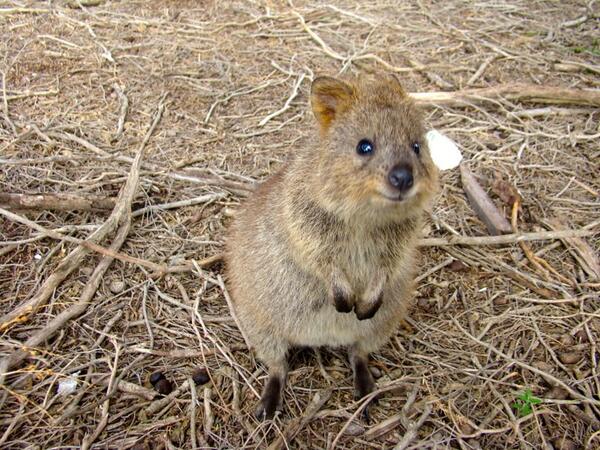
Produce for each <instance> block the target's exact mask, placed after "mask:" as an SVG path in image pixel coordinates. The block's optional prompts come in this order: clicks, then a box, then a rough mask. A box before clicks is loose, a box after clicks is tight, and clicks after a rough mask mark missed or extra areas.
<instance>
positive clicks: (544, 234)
mask: <svg viewBox="0 0 600 450" xmlns="http://www.w3.org/2000/svg"><path fill="white" fill-rule="evenodd" d="M597 233H598V231H593V230H590V229H585V228H583V229H579V230H559V231H538V232H534V233H512V234H505V235H502V236H450V237H448V238H425V239H421V240H420V241H419V245H420V246H422V247H447V246H452V245H474V246H475V245H504V244H515V243H518V242H520V241H548V240H554V239H564V238H567V237H585V236H593V235H595V234H597Z"/></svg>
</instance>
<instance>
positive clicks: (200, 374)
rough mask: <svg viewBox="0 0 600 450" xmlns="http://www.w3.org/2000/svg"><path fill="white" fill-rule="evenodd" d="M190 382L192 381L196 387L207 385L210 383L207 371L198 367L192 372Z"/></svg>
mask: <svg viewBox="0 0 600 450" xmlns="http://www.w3.org/2000/svg"><path fill="white" fill-rule="evenodd" d="M192 380H194V383H195V384H196V386H201V385H203V384H206V383H208V382H209V381H210V377H209V376H208V371H207V370H206V368H204V367H199V368H197V369H196V370H194V373H193V374H192Z"/></svg>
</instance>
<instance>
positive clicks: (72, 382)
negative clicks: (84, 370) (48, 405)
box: [57, 372, 79, 396]
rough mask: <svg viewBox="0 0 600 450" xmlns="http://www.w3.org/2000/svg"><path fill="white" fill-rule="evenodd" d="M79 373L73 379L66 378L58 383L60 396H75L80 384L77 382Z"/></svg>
mask: <svg viewBox="0 0 600 450" xmlns="http://www.w3.org/2000/svg"><path fill="white" fill-rule="evenodd" d="M78 375H79V372H75V373H74V374H73V375H72V376H71V377H69V378H65V379H64V380H62V381H60V382H59V383H58V391H57V394H58V395H62V396H67V395H71V394H73V393H74V392H75V391H76V390H77V386H78V385H79V382H78V381H77V376H78Z"/></svg>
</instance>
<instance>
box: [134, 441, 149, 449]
mask: <svg viewBox="0 0 600 450" xmlns="http://www.w3.org/2000/svg"><path fill="white" fill-rule="evenodd" d="M131 450H150V446H149V445H148V443H147V442H146V441H143V442H138V443H137V444H135V445H134V446H133V447H131Z"/></svg>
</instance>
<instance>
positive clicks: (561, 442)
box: [552, 437, 579, 450]
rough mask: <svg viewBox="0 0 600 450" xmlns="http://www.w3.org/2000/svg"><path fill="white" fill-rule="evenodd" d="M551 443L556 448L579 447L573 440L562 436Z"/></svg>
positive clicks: (565, 449) (568, 448) (569, 449)
mask: <svg viewBox="0 0 600 450" xmlns="http://www.w3.org/2000/svg"><path fill="white" fill-rule="evenodd" d="M552 444H553V445H554V448H555V449H556V450H577V449H578V448H579V446H578V445H577V444H576V443H575V442H573V441H572V440H570V439H567V438H564V437H562V438H558V439H555V440H554V441H552Z"/></svg>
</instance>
